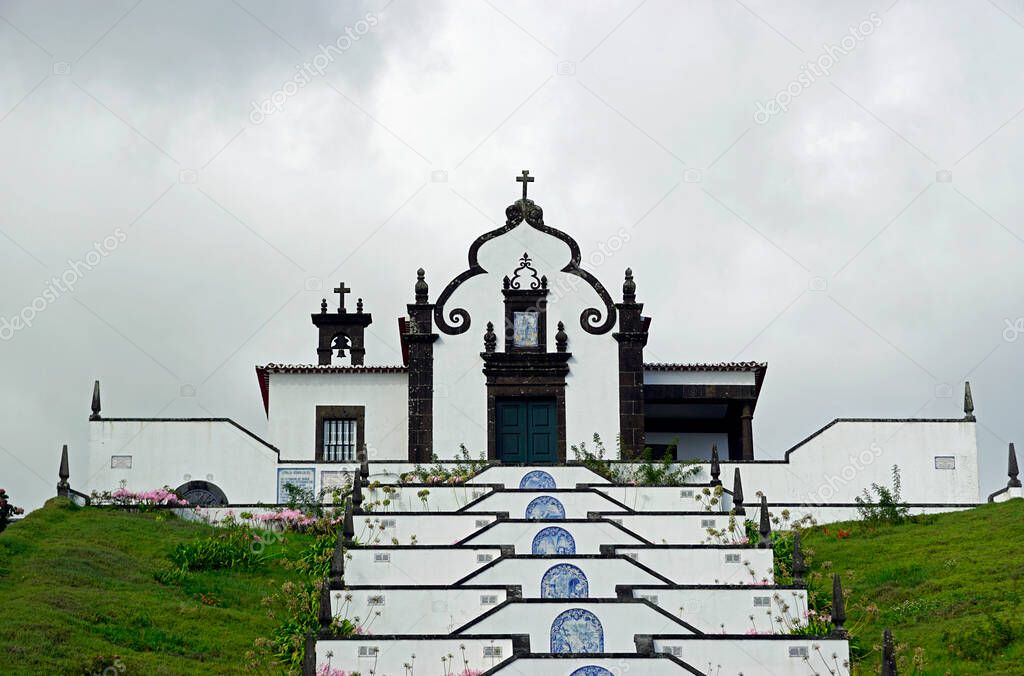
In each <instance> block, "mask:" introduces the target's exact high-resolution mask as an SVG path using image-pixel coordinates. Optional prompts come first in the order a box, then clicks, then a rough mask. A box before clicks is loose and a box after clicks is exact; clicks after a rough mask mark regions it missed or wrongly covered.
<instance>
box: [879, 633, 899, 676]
mask: <svg viewBox="0 0 1024 676" xmlns="http://www.w3.org/2000/svg"><path fill="white" fill-rule="evenodd" d="M882 676H898V671H897V668H896V643H895V642H894V641H893V640H892V632H891V631H889V630H888V629H886V630H885V631H884V632H882Z"/></svg>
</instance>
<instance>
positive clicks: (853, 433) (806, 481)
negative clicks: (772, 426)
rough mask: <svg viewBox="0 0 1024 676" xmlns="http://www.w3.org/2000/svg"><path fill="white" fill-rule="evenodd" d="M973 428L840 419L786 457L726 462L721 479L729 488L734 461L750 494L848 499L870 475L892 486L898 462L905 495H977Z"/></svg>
mask: <svg viewBox="0 0 1024 676" xmlns="http://www.w3.org/2000/svg"><path fill="white" fill-rule="evenodd" d="M975 430H976V424H975V423H969V422H879V421H853V422H843V421H840V422H838V423H836V424H834V425H832V426H831V427H829V428H827V429H825V430H824V431H823V432H821V433H820V434H819V435H817V436H816V437H814V438H813V439H811V440H810V441H808V442H807V443H805V444H804V445H802V446H800V447H799V448H797V449H796V450H794V451H793V452H792V453H791V454H790V456H789V462H788V463H737V464H733V463H728V462H723V463H722V476H721V479H722V482H723V483H724V484H725V486H726V488H731V487H732V477H733V467H736V466H738V467H739V468H740V473H741V474H742V476H743V490H744V493H745V494H746V497H747V500H748V501H750V500H753V499H755V493H756V492H757V491H762V492H764V493H765V495H767V497H768V501H769V502H799V503H811V504H820V503H829V502H845V503H852V502H853V500H854V498H855V497H857V496H858V495H860V494H861V492H862V491H863V490H864V489H865V488H868V487H869V486H870V485H871V484H872V483H873V482H874V483H878V484H880V485H883V486H891V484H892V467H893V465H898V466H899V468H900V474H901V477H902V481H903V500H904V501H906V502H912V503H926V502H931V503H977V502H978V500H979V480H978V444H977V438H976V434H975ZM936 457H943V458H949V457H951V458H953V459H954V462H955V466H956V468H955V469H936V467H935V462H936V461H935V458H936ZM706 476H707V475H705V478H706Z"/></svg>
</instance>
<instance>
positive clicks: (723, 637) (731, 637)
mask: <svg viewBox="0 0 1024 676" xmlns="http://www.w3.org/2000/svg"><path fill="white" fill-rule="evenodd" d="M753 588H754V589H756V587H753ZM637 636H645V637H648V636H649V637H650V638H651V639H654V640H659V641H665V640H668V641H679V640H685V641H706V640H709V639H710V640H713V641H737V640H739V641H845V640H846V639H838V638H836V637H834V636H805V635H803V634H703V635H700V636H695V635H693V634H637ZM474 638H475V637H474Z"/></svg>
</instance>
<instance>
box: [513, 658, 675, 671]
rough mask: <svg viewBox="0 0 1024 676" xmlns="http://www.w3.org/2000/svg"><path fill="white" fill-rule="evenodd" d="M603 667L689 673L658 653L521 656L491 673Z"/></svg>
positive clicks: (616, 669)
mask: <svg viewBox="0 0 1024 676" xmlns="http://www.w3.org/2000/svg"><path fill="white" fill-rule="evenodd" d="M587 666H598V667H604V668H605V669H607V670H608V671H610V672H611V673H613V674H616V675H620V676H621V675H624V674H643V675H644V676H670V675H672V676H679V675H686V674H689V673H691V672H686V671H684V670H683V669H682V668H681V667H680V666H679V665H678V664H677V663H676V662H673V661H672V660H668V659H665V658H663V657H660V656H655V657H614V658H610V659H609V658H604V657H600V656H596V657H567V658H559V659H552V658H551V657H550V656H544V657H524V658H522V659H518V660H515V661H513V662H509V663H508V665H506V666H504V667H501V668H500V669H499V670H498V671H496V672H495V673H497V674H502V675H503V676H526V675H529V676H565V675H566V674H571V673H573V672H574V671H576V670H577V669H580V668H581V667H587Z"/></svg>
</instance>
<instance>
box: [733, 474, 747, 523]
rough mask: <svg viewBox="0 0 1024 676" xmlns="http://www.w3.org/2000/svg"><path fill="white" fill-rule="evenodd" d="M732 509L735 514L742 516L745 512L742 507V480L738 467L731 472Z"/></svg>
mask: <svg viewBox="0 0 1024 676" xmlns="http://www.w3.org/2000/svg"><path fill="white" fill-rule="evenodd" d="M732 511H733V514H735V515H736V516H744V515H746V513H747V510H746V509H744V507H743V480H742V479H741V478H740V468H739V467H737V468H736V469H735V470H734V471H733V473H732Z"/></svg>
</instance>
